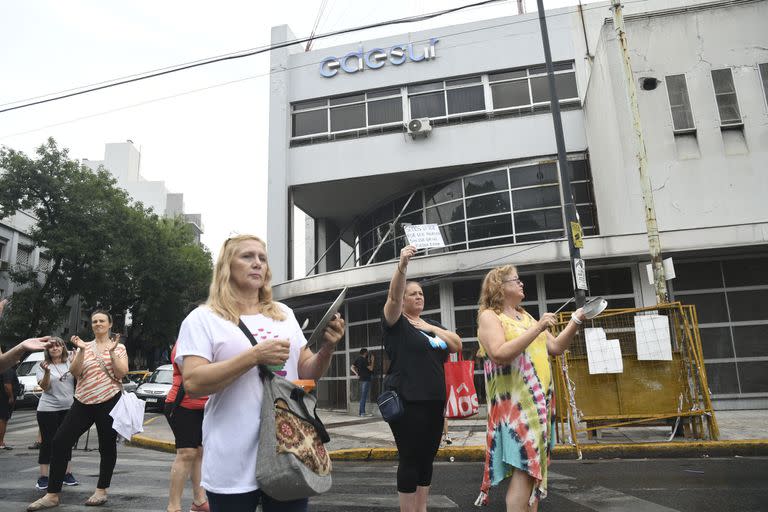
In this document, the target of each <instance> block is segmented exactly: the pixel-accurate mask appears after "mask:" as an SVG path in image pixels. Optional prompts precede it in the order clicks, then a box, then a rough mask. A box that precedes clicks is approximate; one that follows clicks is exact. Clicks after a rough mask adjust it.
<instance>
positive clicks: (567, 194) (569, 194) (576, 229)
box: [537, 0, 587, 308]
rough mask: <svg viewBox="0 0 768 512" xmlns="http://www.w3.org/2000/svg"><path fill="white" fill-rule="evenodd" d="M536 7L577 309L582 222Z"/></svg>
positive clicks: (543, 22)
mask: <svg viewBox="0 0 768 512" xmlns="http://www.w3.org/2000/svg"><path fill="white" fill-rule="evenodd" d="M537 6H538V8H539V25H540V26H541V41H542V43H543V45H544V59H545V61H546V63H547V78H548V82H549V99H550V106H551V109H552V121H553V123H554V126H555V141H556V143H557V161H558V167H559V168H560V183H561V184H562V186H563V211H564V212H565V221H566V222H565V224H566V225H565V229H566V233H567V234H568V253H569V255H570V260H571V276H572V277H573V288H574V291H573V294H574V298H575V300H576V307H577V308H580V307H581V306H583V305H584V302H585V300H586V291H587V274H586V269H585V266H584V260H582V259H581V250H580V247H582V246H583V242H582V232H581V223H580V222H579V214H578V212H577V211H576V205H575V204H574V203H573V191H572V190H571V173H570V164H569V163H568V158H567V157H566V154H565V139H564V137H563V121H562V119H561V118H560V98H559V97H558V95H557V89H556V87H555V70H554V67H553V66H552V52H551V51H550V49H549V32H548V31H547V18H546V16H545V15H544V2H543V0H537Z"/></svg>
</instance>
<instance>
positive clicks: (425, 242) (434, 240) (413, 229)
mask: <svg viewBox="0 0 768 512" xmlns="http://www.w3.org/2000/svg"><path fill="white" fill-rule="evenodd" d="M403 229H404V230H405V236H406V237H407V238H408V244H409V245H412V246H414V247H415V248H417V249H430V248H432V247H445V242H443V235H441V234H440V228H438V227H437V224H411V225H410V226H404V227H403Z"/></svg>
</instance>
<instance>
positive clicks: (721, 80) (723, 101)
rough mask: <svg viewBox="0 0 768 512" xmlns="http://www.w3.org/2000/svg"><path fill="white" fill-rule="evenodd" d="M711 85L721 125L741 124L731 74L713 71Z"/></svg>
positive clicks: (726, 70)
mask: <svg viewBox="0 0 768 512" xmlns="http://www.w3.org/2000/svg"><path fill="white" fill-rule="evenodd" d="M712 83H713V84H714V86H715V100H716V101H717V109H718V111H719V112H720V122H721V123H722V124H732V123H739V122H741V113H740V112H739V102H738V100H737V99H736V89H735V88H734V86H733V74H732V73H731V70H730V69H713V70H712Z"/></svg>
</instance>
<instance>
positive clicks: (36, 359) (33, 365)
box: [16, 352, 45, 407]
mask: <svg viewBox="0 0 768 512" xmlns="http://www.w3.org/2000/svg"><path fill="white" fill-rule="evenodd" d="M44 358H45V354H44V353H43V352H32V353H31V354H29V355H28V356H27V357H26V359H24V361H22V362H21V364H20V365H19V367H18V368H16V375H17V376H18V377H19V382H21V385H22V387H23V388H24V394H23V395H22V396H21V397H20V398H19V397H17V398H16V407H23V406H35V407H36V406H37V403H38V402H39V401H40V395H41V394H43V388H41V387H40V386H38V385H37V375H36V373H37V369H38V368H39V367H40V363H41V362H42V361H43V359H44Z"/></svg>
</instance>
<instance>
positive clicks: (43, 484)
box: [35, 476, 48, 491]
mask: <svg viewBox="0 0 768 512" xmlns="http://www.w3.org/2000/svg"><path fill="white" fill-rule="evenodd" d="M35 488H36V489H40V490H41V491H44V490H46V489H47V488H48V477H47V476H41V477H40V478H38V479H37V483H36V484H35Z"/></svg>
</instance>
